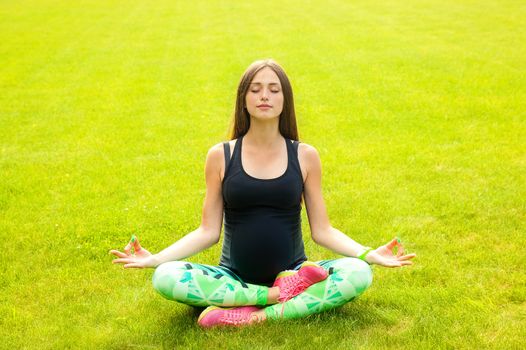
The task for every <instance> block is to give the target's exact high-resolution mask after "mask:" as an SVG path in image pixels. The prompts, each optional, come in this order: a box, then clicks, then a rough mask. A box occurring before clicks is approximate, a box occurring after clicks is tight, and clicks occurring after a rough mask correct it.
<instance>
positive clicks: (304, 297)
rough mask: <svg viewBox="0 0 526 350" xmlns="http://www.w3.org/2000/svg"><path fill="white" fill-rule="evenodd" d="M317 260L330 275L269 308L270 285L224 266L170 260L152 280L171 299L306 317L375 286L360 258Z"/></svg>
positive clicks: (272, 315) (274, 315) (276, 316)
mask: <svg viewBox="0 0 526 350" xmlns="http://www.w3.org/2000/svg"><path fill="white" fill-rule="evenodd" d="M316 263H317V264H318V265H320V266H322V267H323V268H324V269H325V270H327V272H328V273H329V276H328V277H327V279H325V280H323V281H321V282H318V283H316V284H313V285H312V286H310V287H309V288H307V290H305V291H304V292H303V293H301V294H299V295H297V296H296V297H294V298H292V299H290V300H288V301H286V302H285V303H278V304H273V305H268V306H266V305H267V297H268V290H269V287H266V286H260V285H256V284H249V283H245V282H243V281H242V280H241V278H239V277H238V276H237V275H235V274H234V273H233V272H232V271H230V270H228V269H226V268H224V267H221V266H210V265H203V264H196V263H189V262H185V261H170V262H166V263H164V264H161V265H159V266H158V267H157V268H156V269H155V272H154V274H153V277H152V280H153V286H154V288H155V289H156V290H157V291H158V292H159V293H160V294H161V295H162V296H163V297H165V298H166V299H169V300H173V301H177V302H180V303H184V304H187V305H191V306H198V307H205V306H209V305H217V306H224V307H229V306H242V305H256V306H260V307H265V306H266V307H265V314H266V316H267V318H268V319H293V318H300V317H304V316H308V315H311V314H315V313H319V312H322V311H326V310H330V309H333V308H336V307H339V306H342V305H344V304H345V303H347V302H349V301H351V300H353V299H354V298H356V297H357V296H359V295H360V294H362V293H363V292H364V291H365V290H366V289H367V288H368V287H369V286H370V285H371V282H372V278H373V277H372V270H371V267H370V266H369V264H367V263H366V262H364V261H362V260H360V259H356V258H341V259H333V260H321V261H317V262H316ZM297 268H299V266H298V267H296V269H297Z"/></svg>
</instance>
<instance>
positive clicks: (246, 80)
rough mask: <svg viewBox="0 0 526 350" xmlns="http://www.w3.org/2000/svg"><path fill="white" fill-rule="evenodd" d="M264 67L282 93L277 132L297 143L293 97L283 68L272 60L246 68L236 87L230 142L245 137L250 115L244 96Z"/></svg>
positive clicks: (260, 61)
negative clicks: (279, 84)
mask: <svg viewBox="0 0 526 350" xmlns="http://www.w3.org/2000/svg"><path fill="white" fill-rule="evenodd" d="M265 67H269V68H270V69H272V70H273V71H274V72H275V73H276V74H277V76H278V78H279V81H280V83H281V89H282V91H283V111H281V114H280V115H279V132H280V134H281V135H282V136H283V137H285V138H287V139H291V140H296V141H299V136H298V127H297V125H296V112H295V110H294V97H293V94H292V86H291V85H290V81H289V78H288V77H287V74H286V73H285V71H284V70H283V68H282V67H281V66H280V65H279V64H278V63H277V62H276V61H274V60H273V59H270V58H269V59H263V60H257V61H255V62H253V63H252V64H250V66H248V68H247V70H246V71H245V73H243V76H242V77H241V80H240V81H239V85H238V87H237V97H236V109H235V111H234V116H233V118H232V119H233V120H232V123H231V125H230V132H229V134H230V136H229V137H230V140H234V139H237V138H238V137H240V136H243V135H245V134H246V133H247V132H248V128H249V127H250V115H249V114H248V110H247V109H246V108H245V107H244V105H245V96H246V95H247V92H248V88H249V86H250V83H251V82H252V79H254V76H255V75H256V74H257V72H259V71H260V70H262V69H263V68H265Z"/></svg>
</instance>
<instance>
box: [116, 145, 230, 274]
mask: <svg viewBox="0 0 526 350" xmlns="http://www.w3.org/2000/svg"><path fill="white" fill-rule="evenodd" d="M223 154H224V152H223V147H222V144H221V143H220V144H217V145H215V146H213V147H212V148H210V150H209V151H208V154H207V157H206V165H205V179H206V195H205V200H204V204H203V212H202V219H201V225H200V226H199V227H198V228H197V229H196V230H194V231H192V232H190V233H188V234H187V235H185V236H184V237H182V238H181V239H179V240H178V241H176V242H175V243H174V244H172V245H171V246H169V247H167V248H165V249H163V250H162V251H160V252H159V253H157V254H154V255H151V254H149V253H148V254H144V255H141V254H136V255H131V254H129V251H128V252H126V250H125V253H122V252H119V251H116V250H112V251H110V253H112V254H114V255H116V256H118V257H119V259H114V260H113V263H122V264H125V265H124V267H125V268H130V267H136V268H143V267H156V266H158V265H160V264H162V263H164V262H167V261H173V260H181V259H184V258H187V257H189V256H192V255H195V254H197V253H199V252H201V251H203V250H205V249H207V248H209V247H211V246H213V245H214V244H216V243H217V242H218V241H219V238H220V236H221V226H222V224H223V197H222V194H221V186H222V185H221V169H222V167H224V155H223ZM137 244H138V243H137ZM137 247H138V248H139V249H141V247H140V245H137ZM137 247H136V252H137Z"/></svg>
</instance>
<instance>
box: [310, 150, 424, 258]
mask: <svg viewBox="0 0 526 350" xmlns="http://www.w3.org/2000/svg"><path fill="white" fill-rule="evenodd" d="M303 147H304V150H303V152H302V159H303V162H304V163H305V167H306V169H307V177H306V179H305V187H304V195H305V205H306V208H307V216H308V218H309V225H310V227H311V235H312V239H313V240H314V242H316V243H317V244H319V245H321V246H322V247H325V248H327V249H330V250H332V251H333V252H335V253H337V254H341V255H344V256H351V257H358V256H360V255H361V254H363V253H364V252H366V249H367V247H364V246H362V245H361V244H359V243H358V242H356V241H354V240H353V239H351V238H350V237H349V236H347V235H346V234H344V233H342V232H341V231H339V230H337V229H335V228H334V227H332V226H331V225H330V223H329V218H328V217H327V210H326V208H325V202H324V200H323V195H322V190H321V161H320V156H319V154H318V152H317V151H316V149H315V148H314V147H312V146H309V145H306V144H303ZM394 247H398V251H397V254H396V256H394V255H393V253H392V251H393V249H394ZM403 254H404V248H403V246H402V243H401V242H400V240H399V239H397V238H394V239H393V240H392V241H390V242H389V243H387V244H385V245H383V246H380V247H378V248H377V249H375V250H371V251H370V252H369V253H368V254H367V255H366V256H365V260H366V261H367V262H368V263H370V264H378V265H382V266H386V267H398V266H404V265H411V264H412V263H411V261H409V260H410V259H412V258H414V257H415V256H416V254H408V255H403Z"/></svg>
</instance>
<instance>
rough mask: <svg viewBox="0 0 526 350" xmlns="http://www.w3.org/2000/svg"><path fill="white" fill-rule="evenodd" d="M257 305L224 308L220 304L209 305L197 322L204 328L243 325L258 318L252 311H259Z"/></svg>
mask: <svg viewBox="0 0 526 350" xmlns="http://www.w3.org/2000/svg"><path fill="white" fill-rule="evenodd" d="M258 310H259V308H257V307H255V306H238V307H227V308H222V307H218V306H209V307H207V308H206V309H205V310H204V311H203V312H202V313H201V315H200V316H199V319H198V320H197V323H198V324H199V325H200V326H201V327H204V328H209V327H214V326H243V325H248V324H250V323H252V322H254V321H257V320H258V318H257V316H255V315H252V314H251V313H252V312H254V311H258Z"/></svg>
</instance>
